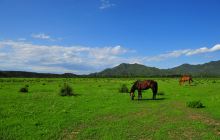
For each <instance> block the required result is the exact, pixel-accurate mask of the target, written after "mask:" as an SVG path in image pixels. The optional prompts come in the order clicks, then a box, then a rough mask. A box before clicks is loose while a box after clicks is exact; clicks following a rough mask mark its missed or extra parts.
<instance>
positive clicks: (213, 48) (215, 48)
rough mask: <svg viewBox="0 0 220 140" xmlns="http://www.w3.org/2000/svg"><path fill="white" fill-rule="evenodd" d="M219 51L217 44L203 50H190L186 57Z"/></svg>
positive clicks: (219, 46)
mask: <svg viewBox="0 0 220 140" xmlns="http://www.w3.org/2000/svg"><path fill="white" fill-rule="evenodd" d="M218 50H220V44H217V45H215V46H213V47H212V48H207V47H203V48H199V49H195V50H190V51H189V52H187V53H186V55H188V56H189V55H195V54H201V53H207V52H215V51H218Z"/></svg>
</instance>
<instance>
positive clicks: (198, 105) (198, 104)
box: [187, 101, 205, 108]
mask: <svg viewBox="0 0 220 140" xmlns="http://www.w3.org/2000/svg"><path fill="white" fill-rule="evenodd" d="M187 106H188V107H191V108H204V107H205V106H204V105H203V104H202V103H201V101H190V102H187Z"/></svg>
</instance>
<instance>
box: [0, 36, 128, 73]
mask: <svg viewBox="0 0 220 140" xmlns="http://www.w3.org/2000/svg"><path fill="white" fill-rule="evenodd" d="M1 48H2V49H3V50H6V49H7V50H8V51H2V52H0V58H1V61H0V65H1V68H0V69H2V68H14V69H15V68H24V69H27V70H31V71H35V70H37V69H38V68H39V70H38V71H43V70H45V72H53V71H57V72H56V73H63V72H77V73H85V72H88V70H84V71H80V68H77V67H78V66H80V67H81V66H84V67H90V68H91V69H97V70H99V69H101V68H103V67H106V66H112V65H115V64H116V63H117V64H118V62H122V61H124V59H123V58H122V57H121V55H123V54H124V53H127V52H129V51H128V50H127V49H125V48H123V47H121V46H119V45H117V46H115V47H95V48H92V47H85V46H68V47H65V46H56V45H54V46H47V45H35V44H31V43H27V42H19V41H12V40H8V41H0V51H1ZM11 66H12V67H11ZM52 70H53V71H52Z"/></svg>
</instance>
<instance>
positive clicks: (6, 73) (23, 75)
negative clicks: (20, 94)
mask: <svg viewBox="0 0 220 140" xmlns="http://www.w3.org/2000/svg"><path fill="white" fill-rule="evenodd" d="M6 77H20V78H69V77H71V78H72V77H77V75H76V74H72V73H64V74H51V73H36V72H25V71H0V78H6Z"/></svg>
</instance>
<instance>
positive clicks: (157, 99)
mask: <svg viewBox="0 0 220 140" xmlns="http://www.w3.org/2000/svg"><path fill="white" fill-rule="evenodd" d="M146 100H148V101H150V100H152V101H159V100H166V98H156V99H152V98H148V99H134V101H146Z"/></svg>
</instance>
